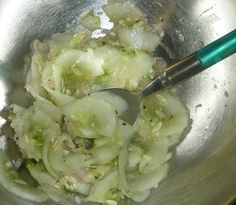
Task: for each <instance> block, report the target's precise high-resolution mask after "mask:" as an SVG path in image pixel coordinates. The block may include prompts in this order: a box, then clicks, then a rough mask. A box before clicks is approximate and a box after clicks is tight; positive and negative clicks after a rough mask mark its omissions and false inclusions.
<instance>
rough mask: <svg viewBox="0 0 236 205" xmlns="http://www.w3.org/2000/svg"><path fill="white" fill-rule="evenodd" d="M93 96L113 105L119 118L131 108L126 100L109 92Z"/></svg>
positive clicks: (97, 93)
mask: <svg viewBox="0 0 236 205" xmlns="http://www.w3.org/2000/svg"><path fill="white" fill-rule="evenodd" d="M92 96H95V97H97V98H100V99H102V100H104V101H106V102H107V103H109V104H111V105H112V107H114V108H115V109H116V111H117V115H118V116H121V115H122V114H123V113H124V112H125V111H126V110H127V109H128V108H129V105H128V103H127V102H126V100H125V99H123V98H122V97H120V96H118V95H115V94H114V93H112V92H109V91H101V92H96V93H93V94H92Z"/></svg>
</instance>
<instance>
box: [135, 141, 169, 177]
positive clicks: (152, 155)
mask: <svg viewBox="0 0 236 205" xmlns="http://www.w3.org/2000/svg"><path fill="white" fill-rule="evenodd" d="M168 149H169V141H168V140H166V139H164V140H159V141H156V142H153V143H152V144H151V145H150V146H148V147H147V152H146V153H144V155H143V157H142V159H141V161H140V163H139V171H140V172H141V173H147V172H151V171H153V170H155V169H157V168H158V167H160V166H162V165H163V164H164V163H166V162H167V161H168V160H169V159H170V157H171V156H172V155H171V153H169V152H168Z"/></svg>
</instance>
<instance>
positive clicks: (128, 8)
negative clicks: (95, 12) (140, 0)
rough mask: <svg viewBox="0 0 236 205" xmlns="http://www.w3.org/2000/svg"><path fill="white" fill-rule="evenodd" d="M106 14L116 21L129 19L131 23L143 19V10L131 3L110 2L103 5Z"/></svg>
mask: <svg viewBox="0 0 236 205" xmlns="http://www.w3.org/2000/svg"><path fill="white" fill-rule="evenodd" d="M103 10H104V12H105V13H106V15H107V16H108V17H109V18H110V19H111V20H112V21H114V22H118V21H119V20H125V21H128V22H129V23H130V24H132V23H134V22H135V21H137V20H139V19H142V18H143V15H142V13H141V11H140V10H139V9H138V8H136V7H134V6H132V5H131V4H129V3H127V2H126V3H119V2H118V3H109V4H107V5H105V6H103Z"/></svg>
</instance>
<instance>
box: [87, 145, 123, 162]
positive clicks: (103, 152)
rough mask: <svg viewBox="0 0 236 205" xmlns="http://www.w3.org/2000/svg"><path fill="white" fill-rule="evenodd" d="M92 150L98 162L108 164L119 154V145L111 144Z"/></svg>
mask: <svg viewBox="0 0 236 205" xmlns="http://www.w3.org/2000/svg"><path fill="white" fill-rule="evenodd" d="M91 152H92V154H93V156H94V158H95V160H96V162H97V163H98V164H108V163H110V162H111V161H112V160H114V159H115V158H116V157H117V156H118V155H119V149H118V148H117V146H116V145H111V144H109V145H104V146H101V147H95V148H93V149H92V150H91Z"/></svg>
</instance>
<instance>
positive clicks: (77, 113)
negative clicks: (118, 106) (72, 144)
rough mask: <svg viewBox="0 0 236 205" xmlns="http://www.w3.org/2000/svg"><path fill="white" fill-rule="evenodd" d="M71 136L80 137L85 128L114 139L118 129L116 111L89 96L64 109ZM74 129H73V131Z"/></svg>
mask: <svg viewBox="0 0 236 205" xmlns="http://www.w3.org/2000/svg"><path fill="white" fill-rule="evenodd" d="M62 111H63V113H64V114H65V115H66V118H67V124H69V126H70V130H69V131H71V134H73V135H76V136H79V135H80V134H81V132H80V130H79V129H78V128H85V129H89V130H92V131H95V132H97V133H98V134H100V135H103V136H106V137H114V134H115V131H116V129H117V117H116V113H115V109H114V108H113V107H112V106H111V105H110V104H108V103H106V102H105V101H103V100H101V99H98V98H95V97H92V96H87V97H84V98H82V99H79V100H77V101H75V102H73V103H71V104H68V105H66V106H64V107H63V108H62ZM71 128H72V129H71Z"/></svg>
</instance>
